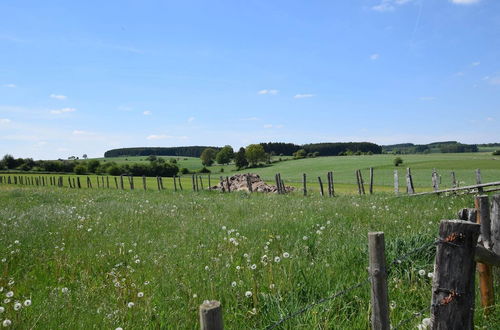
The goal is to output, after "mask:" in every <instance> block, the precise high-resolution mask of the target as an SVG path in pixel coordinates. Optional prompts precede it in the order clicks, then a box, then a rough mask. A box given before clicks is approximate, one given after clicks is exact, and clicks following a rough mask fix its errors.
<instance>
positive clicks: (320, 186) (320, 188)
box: [318, 176, 324, 196]
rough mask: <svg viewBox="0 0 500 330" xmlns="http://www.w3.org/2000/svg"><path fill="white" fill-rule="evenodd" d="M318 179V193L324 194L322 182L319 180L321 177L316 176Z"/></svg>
mask: <svg viewBox="0 0 500 330" xmlns="http://www.w3.org/2000/svg"><path fill="white" fill-rule="evenodd" d="M318 181H319V193H320V194H321V196H323V195H324V192H323V182H321V177H320V176H318Z"/></svg>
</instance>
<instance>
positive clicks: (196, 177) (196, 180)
mask: <svg viewBox="0 0 500 330" xmlns="http://www.w3.org/2000/svg"><path fill="white" fill-rule="evenodd" d="M194 176H195V178H194V179H195V180H194V181H195V182H196V191H200V186H199V184H198V175H196V174H195V175H194Z"/></svg>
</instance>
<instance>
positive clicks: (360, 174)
mask: <svg viewBox="0 0 500 330" xmlns="http://www.w3.org/2000/svg"><path fill="white" fill-rule="evenodd" d="M358 171H359V172H358V173H359V183H360V184H361V192H362V193H363V195H364V194H365V182H364V181H363V175H362V173H361V170H358Z"/></svg>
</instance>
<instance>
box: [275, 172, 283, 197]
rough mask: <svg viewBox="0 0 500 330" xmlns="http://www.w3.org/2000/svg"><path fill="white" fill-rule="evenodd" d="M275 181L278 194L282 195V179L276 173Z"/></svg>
mask: <svg viewBox="0 0 500 330" xmlns="http://www.w3.org/2000/svg"><path fill="white" fill-rule="evenodd" d="M274 180H275V181H276V189H277V192H278V194H281V183H280V179H279V177H278V173H276V174H275V175H274Z"/></svg>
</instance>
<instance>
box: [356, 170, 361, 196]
mask: <svg viewBox="0 0 500 330" xmlns="http://www.w3.org/2000/svg"><path fill="white" fill-rule="evenodd" d="M356 182H357V184H358V193H359V194H360V195H361V183H360V181H359V170H356Z"/></svg>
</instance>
